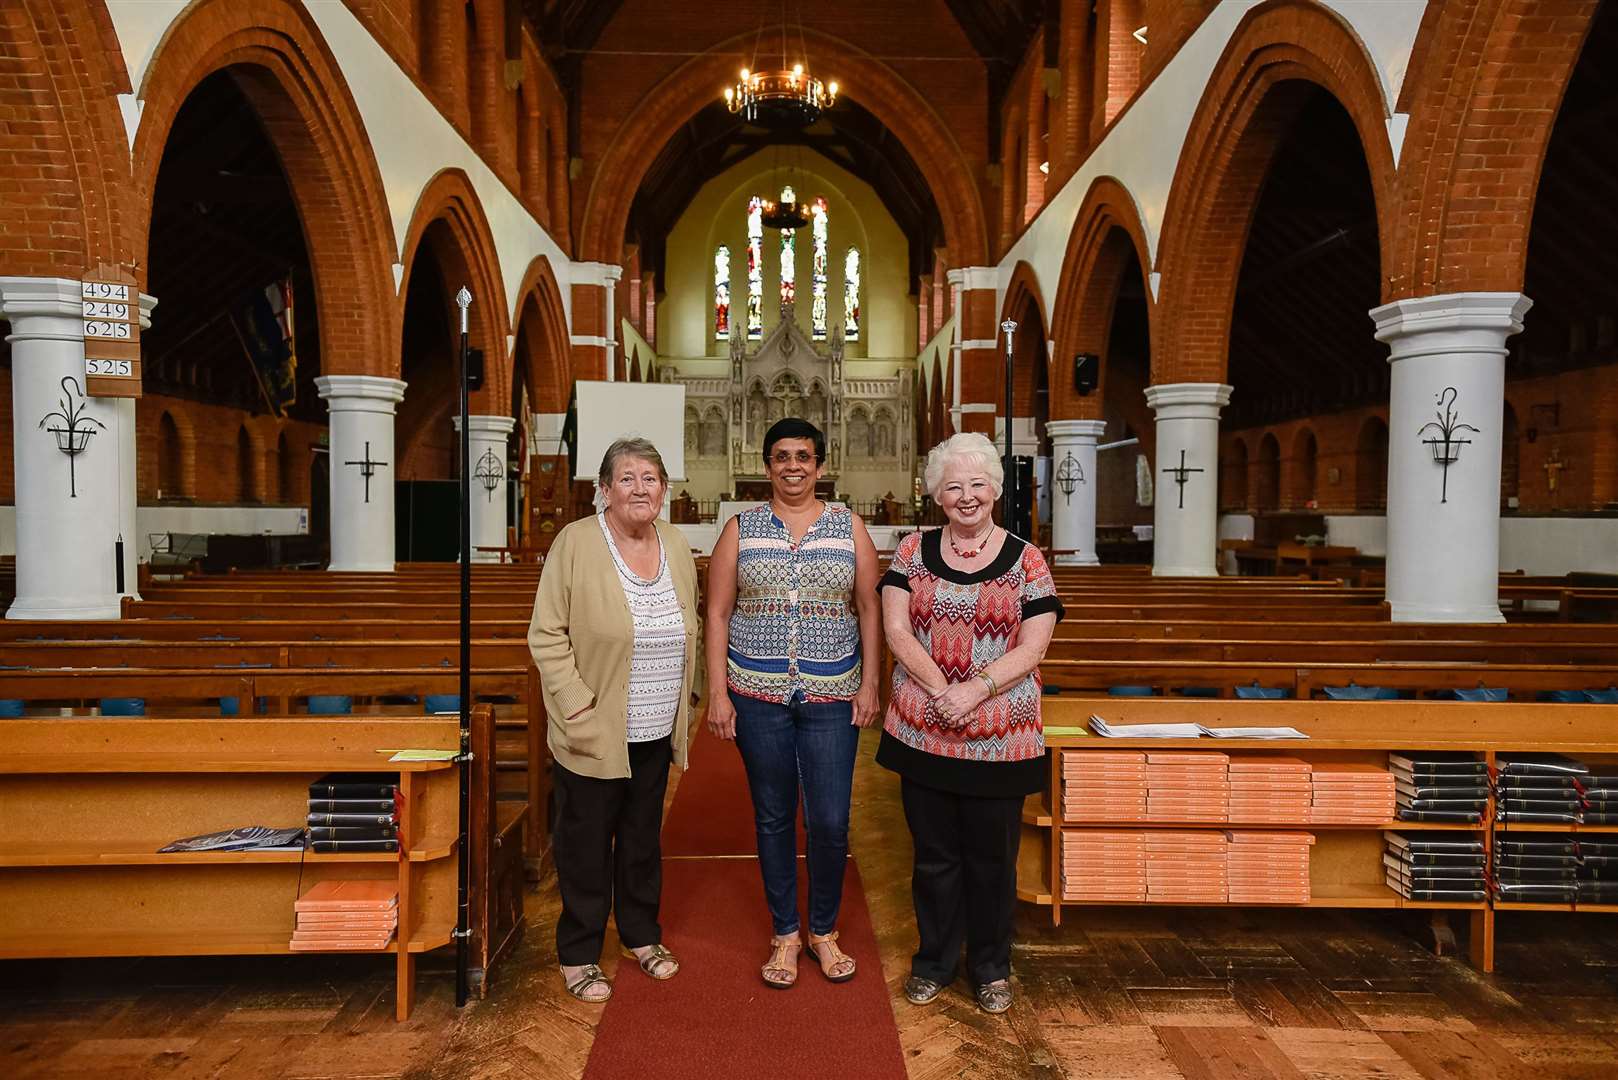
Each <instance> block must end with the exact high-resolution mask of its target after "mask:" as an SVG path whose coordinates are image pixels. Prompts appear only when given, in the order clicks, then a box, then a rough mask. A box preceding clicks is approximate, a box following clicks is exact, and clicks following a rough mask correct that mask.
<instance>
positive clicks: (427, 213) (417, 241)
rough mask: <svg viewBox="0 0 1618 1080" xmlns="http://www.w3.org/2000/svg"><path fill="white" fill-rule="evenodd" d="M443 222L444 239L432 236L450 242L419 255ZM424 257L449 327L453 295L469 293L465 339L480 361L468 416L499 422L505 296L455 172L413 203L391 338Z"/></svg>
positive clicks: (483, 223) (506, 353)
mask: <svg viewBox="0 0 1618 1080" xmlns="http://www.w3.org/2000/svg"><path fill="white" fill-rule="evenodd" d="M437 222H443V223H444V225H445V226H446V229H447V233H439V234H436V235H439V236H445V235H447V237H448V238H449V241H450V242H441V243H433V242H431V241H430V239H429V243H428V244H427V247H428V249H429V250H427V251H425V252H424V251H423V250H422V241H423V238H424V237H428V232H427V230H428V228H429V227H430V226H432V225H433V224H435V223H437ZM423 255H425V256H427V257H429V258H434V259H437V260H438V264H439V268H440V270H441V271H442V272H443V275H444V284H445V286H446V288H448V289H449V290H450V292H451V296H448V297H445V303H446V304H447V305H449V308H450V309H451V311H452V317H451V319H450V320H449V322H450V326H451V327H455V326H458V325H459V322H460V314H459V310H458V309H456V308H455V307H454V300H453V294H454V292H455V291H457V290H459V289H460V287H461V286H462V285H465V286H466V287H467V288H468V289H469V290H470V291H471V293H472V306H471V308H470V309H468V312H467V331H468V334H467V337H468V341H469V343H470V344H471V347H472V348H474V349H482V350H483V353H484V356H485V358H486V359H485V361H484V363H485V371H486V374H485V377H484V383H483V389H481V390H479V391H477V392H476V393H474V394H473V395H472V399H471V402H470V403H469V407H470V410H471V412H472V413H473V414H476V415H490V416H501V415H505V414H507V413H509V412H510V411H511V365H512V358H511V355H510V349H508V348H507V346H506V334H507V332H508V327H509V326H510V323H509V321H508V316H507V312H506V290H505V287H504V286H503V285H502V284H501V282H500V262H499V258H498V257H497V255H496V253H495V247H494V234H493V233H492V232H491V231H490V229H489V220H488V218H487V217H486V216H485V215H484V213H483V204H482V203H481V202H479V201H478V197H477V192H475V191H474V190H472V182H471V181H470V180H469V179H468V178H467V175H466V174H465V173H464V172H462V171H461V170H460V169H444V170H441V171H440V172H438V173H437V174H436V175H434V176H433V178H432V179H431V180H429V181H428V182H427V185H426V186H425V187H424V188H422V189H421V194H420V195H419V196H418V197H417V199H416V209H415V212H414V213H413V214H412V215H411V217H410V228H409V230H408V231H407V232H406V233H405V247H404V255H403V257H402V260H401V261H402V262H403V263H404V268H405V269H404V276H403V277H402V278H401V279H400V281H399V302H398V304H397V308H396V312H397V313H396V315H395V320H394V321H395V328H396V329H395V333H396V335H397V334H399V333H402V330H403V327H404V317H405V310H404V309H405V304H404V298H405V297H407V296H408V295H409V294H410V275H411V274H412V273H414V271H415V267H416V260H417V259H418V258H421V257H423ZM400 364H401V359H400V354H399V352H398V351H397V350H395V353H394V360H393V372H392V373H393V375H394V377H396V378H397V377H398V376H399V370H400ZM405 392H406V393H409V391H408V390H406V391H405Z"/></svg>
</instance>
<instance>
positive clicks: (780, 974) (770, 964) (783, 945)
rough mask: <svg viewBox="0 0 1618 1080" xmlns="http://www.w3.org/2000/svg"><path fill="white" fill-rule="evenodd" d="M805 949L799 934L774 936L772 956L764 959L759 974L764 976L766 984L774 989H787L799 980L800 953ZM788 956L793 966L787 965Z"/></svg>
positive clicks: (771, 942)
mask: <svg viewBox="0 0 1618 1080" xmlns="http://www.w3.org/2000/svg"><path fill="white" fill-rule="evenodd" d="M802 951H803V943H802V941H801V940H799V938H798V935H796V934H793V935H792V936H791V937H772V938H771V939H770V958H769V959H768V960H766V961H764V966H763V967H762V968H761V969H759V974H761V975H762V976H763V977H764V985H765V986H768V987H770V988H771V989H772V990H786V989H789V988H790V987H791V986H792V985H793V984H794V983H796V982H797V981H798V954H799V953H801V952H802ZM788 957H790V958H791V960H792V966H791V967H788V966H787V959H788Z"/></svg>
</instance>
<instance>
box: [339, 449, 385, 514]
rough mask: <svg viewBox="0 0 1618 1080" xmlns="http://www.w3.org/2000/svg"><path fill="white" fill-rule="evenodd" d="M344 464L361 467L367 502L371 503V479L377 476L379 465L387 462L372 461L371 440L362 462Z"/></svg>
mask: <svg viewBox="0 0 1618 1080" xmlns="http://www.w3.org/2000/svg"><path fill="white" fill-rule="evenodd" d="M343 464H344V465H358V466H359V467H360V475H361V476H363V477H365V501H366V502H370V501H371V477H373V476H375V475H376V467H377V466H378V465H386V464H387V462H385V461H372V460H371V441H370V440H369V439H367V440H366V441H365V456H364V457H363V458H361V459H360V460H358V461H345V462H343Z"/></svg>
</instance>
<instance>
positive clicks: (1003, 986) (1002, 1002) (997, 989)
mask: <svg viewBox="0 0 1618 1080" xmlns="http://www.w3.org/2000/svg"><path fill="white" fill-rule="evenodd" d="M977 997H978V1008H980V1009H982V1010H983V1011H984V1012H986V1013H1003V1012H1005V1011H1006V1010H1007V1009H1009V1008H1011V980H1010V979H996V980H995V981H994V982H992V983H984V984H983V985H982V986H980V987H978V990H977Z"/></svg>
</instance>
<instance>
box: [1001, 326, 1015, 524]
mask: <svg viewBox="0 0 1618 1080" xmlns="http://www.w3.org/2000/svg"><path fill="white" fill-rule="evenodd" d="M1000 329H1002V330H1004V331H1005V332H1006V415H1005V420H1006V483H1005V488H1004V490H1003V491H1002V492H1001V499H1000V524H1001V526H1002V527H1003V528H1004V529H1005V530H1006V532H1010V531H1011V526H1012V525H1013V521H1012V516H1013V515H1014V514H1015V513H1016V511H1017V462H1016V459H1015V458H1013V457H1012V444H1011V414H1012V412H1013V411H1014V410H1013V409H1012V407H1011V387H1012V371H1011V340H1012V338H1011V335H1013V334H1015V333H1016V332H1017V320H1016V319H1007V320H1006V321H1005V322H1003V323H1001V324H1000Z"/></svg>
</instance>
